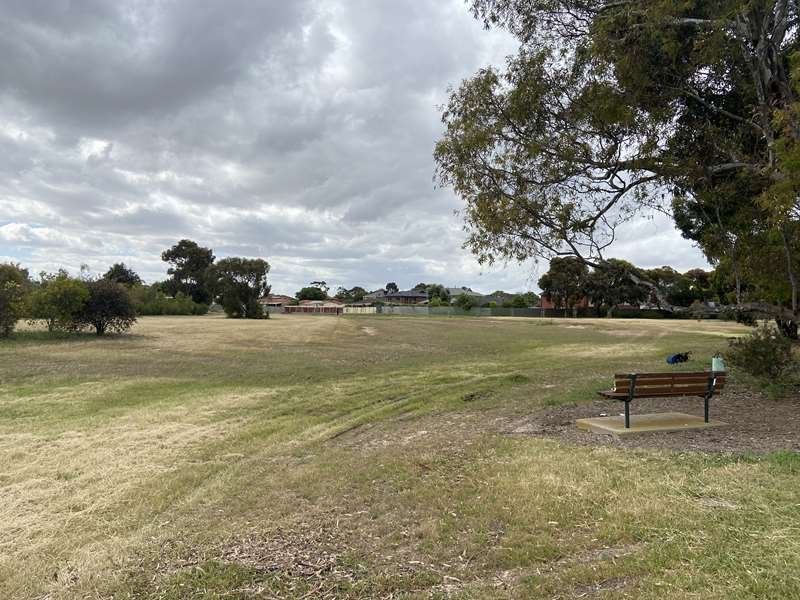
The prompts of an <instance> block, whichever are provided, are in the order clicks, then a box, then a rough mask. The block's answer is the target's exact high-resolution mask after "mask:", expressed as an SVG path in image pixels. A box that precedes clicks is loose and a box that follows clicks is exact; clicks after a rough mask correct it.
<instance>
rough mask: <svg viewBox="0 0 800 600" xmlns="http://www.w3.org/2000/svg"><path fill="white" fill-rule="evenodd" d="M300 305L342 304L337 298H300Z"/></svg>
mask: <svg viewBox="0 0 800 600" xmlns="http://www.w3.org/2000/svg"><path fill="white" fill-rule="evenodd" d="M300 306H344V303H343V302H339V301H338V300H333V299H328V300H300Z"/></svg>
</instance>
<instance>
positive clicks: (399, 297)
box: [380, 290, 428, 304]
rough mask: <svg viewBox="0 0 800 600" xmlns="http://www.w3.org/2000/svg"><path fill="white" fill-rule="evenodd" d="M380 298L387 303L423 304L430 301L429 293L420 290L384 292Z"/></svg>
mask: <svg viewBox="0 0 800 600" xmlns="http://www.w3.org/2000/svg"><path fill="white" fill-rule="evenodd" d="M380 300H382V301H383V302H386V303H387V304H423V303H425V302H427V301H428V294H426V293H425V292H420V291H418V290H405V291H399V292H384V294H383V296H382V297H381V298H380Z"/></svg>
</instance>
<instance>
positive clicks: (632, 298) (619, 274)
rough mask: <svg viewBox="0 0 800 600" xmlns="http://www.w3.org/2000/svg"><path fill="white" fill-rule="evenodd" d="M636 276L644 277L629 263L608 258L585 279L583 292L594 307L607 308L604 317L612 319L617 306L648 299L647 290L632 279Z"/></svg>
mask: <svg viewBox="0 0 800 600" xmlns="http://www.w3.org/2000/svg"><path fill="white" fill-rule="evenodd" d="M636 275H639V276H641V277H644V274H642V273H640V270H639V269H637V268H636V267H635V266H633V265H632V264H631V263H629V262H627V261H624V260H619V259H616V258H610V259H608V260H607V261H606V262H605V264H604V265H603V266H602V267H601V268H597V269H593V270H592V272H591V273H590V274H589V275H588V276H587V277H586V282H585V284H584V290H585V292H586V295H587V296H588V297H589V299H590V300H591V301H592V302H593V303H594V304H595V305H596V306H598V307H600V306H608V312H607V313H606V315H607V316H608V317H613V316H614V309H615V308H616V307H617V306H618V305H620V304H638V303H639V302H642V301H643V300H645V299H646V298H647V297H648V292H649V289H648V288H645V287H644V286H642V285H640V284H639V283H637V282H636V281H634V280H633V279H632V276H636Z"/></svg>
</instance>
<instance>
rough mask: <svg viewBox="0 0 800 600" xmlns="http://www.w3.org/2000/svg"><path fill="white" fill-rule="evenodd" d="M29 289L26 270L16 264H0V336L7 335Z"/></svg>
mask: <svg viewBox="0 0 800 600" xmlns="http://www.w3.org/2000/svg"><path fill="white" fill-rule="evenodd" d="M29 290H30V278H29V277H28V271H27V270H26V269H23V268H22V267H20V266H19V265H18V264H14V263H2V264H0V337H8V336H9V335H11V332H12V331H14V327H15V326H16V324H17V321H18V320H19V319H20V317H22V313H23V311H24V310H25V304H24V303H25V296H26V294H27V293H28V291H29Z"/></svg>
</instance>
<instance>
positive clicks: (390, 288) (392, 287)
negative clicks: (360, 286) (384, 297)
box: [386, 281, 400, 294]
mask: <svg viewBox="0 0 800 600" xmlns="http://www.w3.org/2000/svg"><path fill="white" fill-rule="evenodd" d="M399 291H400V288H399V287H397V284H396V283H395V282H394V281H390V282H389V283H387V284H386V293H387V294H396V293H397V292H399Z"/></svg>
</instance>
